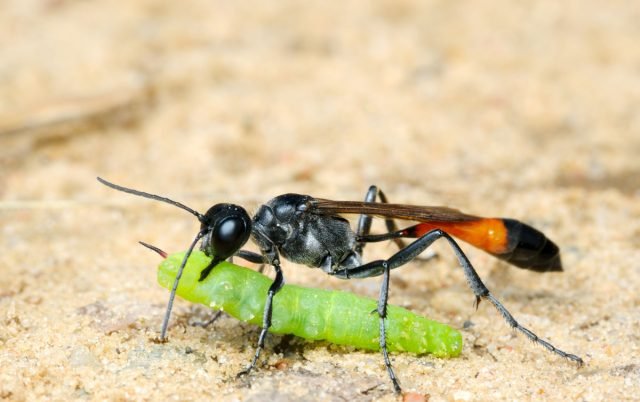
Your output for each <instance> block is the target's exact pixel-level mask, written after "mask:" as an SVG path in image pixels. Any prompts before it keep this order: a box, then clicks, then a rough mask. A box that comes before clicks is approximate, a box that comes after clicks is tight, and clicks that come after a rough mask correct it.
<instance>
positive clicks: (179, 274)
mask: <svg viewBox="0 0 640 402" xmlns="http://www.w3.org/2000/svg"><path fill="white" fill-rule="evenodd" d="M205 234H207V231H206V230H201V231H199V232H198V234H197V235H196V237H195V238H194V239H193V241H192V242H191V245H190V246H189V248H188V249H187V252H186V253H185V254H184V258H183V259H182V263H181V264H180V268H178V272H177V273H176V279H175V280H174V281H173V287H172V288H171V294H170V295H169V302H168V303H167V311H166V312H165V313H164V320H163V321H162V330H161V331H160V341H161V342H164V341H166V340H167V328H168V327H169V318H170V317H171V309H172V308H173V301H174V300H175V298H176V290H177V289H178V283H179V282H180V277H182V271H184V267H185V265H187V260H188V259H189V256H190V255H191V252H192V251H193V248H194V247H195V246H196V244H197V243H198V241H199V240H200V239H201V238H202V237H203V236H204V235H205Z"/></svg>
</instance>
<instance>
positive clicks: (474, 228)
mask: <svg viewBox="0 0 640 402" xmlns="http://www.w3.org/2000/svg"><path fill="white" fill-rule="evenodd" d="M414 228H415V233H416V235H417V237H420V236H422V235H424V234H426V233H427V232H429V231H431V230H434V229H441V230H443V231H445V232H447V233H449V234H450V235H452V236H455V237H457V238H458V239H460V240H463V241H465V242H467V243H469V244H471V245H473V246H475V247H477V248H479V249H481V250H484V251H486V252H488V253H491V254H503V253H506V252H509V238H508V235H507V228H506V227H505V225H504V222H503V220H502V219H499V218H478V219H477V220H471V221H465V222H429V223H420V224H418V225H416V226H414Z"/></svg>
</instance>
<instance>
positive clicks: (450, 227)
mask: <svg viewBox="0 0 640 402" xmlns="http://www.w3.org/2000/svg"><path fill="white" fill-rule="evenodd" d="M434 229H441V230H443V231H445V232H447V233H449V234H450V235H452V236H455V237H457V238H458V239H460V240H463V241H465V242H467V243H469V244H471V245H473V246H475V247H477V248H479V249H481V250H484V251H486V252H488V253H490V254H493V255H494V256H496V257H498V258H500V259H502V260H504V261H506V262H508V263H510V264H512V265H515V266H517V267H520V268H526V269H530V270H532V271H537V272H548V271H562V262H561V260H560V249H559V248H558V246H556V245H555V243H554V242H552V241H551V240H550V239H549V238H547V237H546V236H545V235H544V233H542V232H540V231H539V230H537V229H535V228H533V227H531V226H529V225H527V224H525V223H522V222H519V221H517V220H515V219H502V218H477V219H470V220H466V221H461V222H439V221H434V222H424V223H419V224H417V225H415V226H412V227H410V228H408V229H406V233H407V234H409V235H410V236H411V237H420V236H423V235H424V234H426V233H427V232H429V231H431V230H434Z"/></svg>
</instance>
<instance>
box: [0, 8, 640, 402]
mask: <svg viewBox="0 0 640 402" xmlns="http://www.w3.org/2000/svg"><path fill="white" fill-rule="evenodd" d="M327 3H328V2H322V1H317V2H304V3H302V2H292V1H273V2H224V1H211V0H209V1H189V2H160V1H148V0H140V1H135V2H113V1H102V0H94V1H72V0H39V1H36V0H27V1H24V0H14V1H4V2H3V3H2V7H0V100H1V101H0V230H1V234H0V248H1V250H2V253H1V255H0V273H1V275H0V398H3V399H7V400H12V401H21V400H29V401H33V400H54V401H61V400H76V399H77V400H193V401H199V400H245V401H258V400H276V401H289V400H296V401H300V400H302V401H305V400H308V401H311V400H378V399H382V400H395V399H396V398H397V397H396V396H394V395H393V393H392V392H391V390H390V384H389V381H388V378H387V376H386V373H385V371H384V366H383V364H382V358H381V356H380V355H379V354H378V353H371V352H361V351H356V350H352V349H350V348H345V347H337V346H334V345H330V344H327V343H323V342H315V343H313V342H306V341H304V340H301V339H297V338H293V337H287V336H271V337H269V339H268V342H267V351H266V352H265V353H264V360H263V362H262V364H261V368H260V369H259V370H257V371H256V372H255V373H253V374H252V375H251V376H250V377H249V378H248V379H247V380H236V379H235V374H236V373H237V372H238V371H239V370H241V369H242V368H243V367H244V366H245V365H246V364H247V363H248V361H249V359H250V358H251V356H252V354H253V345H254V344H255V342H256V339H257V334H258V331H257V328H255V327H252V326H250V325H247V324H243V323H241V322H238V321H236V320H234V319H232V318H229V317H224V318H222V319H221V320H219V321H218V322H217V323H216V324H214V326H213V327H211V328H208V329H202V328H198V327H193V326H191V325H189V324H190V323H191V322H192V321H193V320H194V319H198V318H203V317H206V311H205V310H204V308H200V307H196V306H192V305H189V304H188V303H186V302H183V301H181V302H179V303H178V304H177V306H176V309H175V315H174V320H173V321H172V326H171V328H170V332H169V336H170V342H168V343H166V344H162V345H161V344H156V343H153V342H151V341H150V340H151V339H152V338H154V337H155V336H157V334H158V331H159V327H160V323H161V317H162V314H163V312H164V307H165V303H166V299H167V295H168V294H167V292H166V291H165V290H164V289H162V288H160V287H159V286H158V285H157V283H156V280H155V269H154V267H155V266H156V265H157V263H158V262H159V261H158V257H157V256H156V255H154V254H152V253H150V252H148V251H147V250H145V249H143V248H142V247H140V246H139V245H137V243H136V242H137V241H138V240H145V241H148V242H151V243H153V244H156V245H158V246H160V247H162V248H164V249H167V250H169V251H177V250H181V249H184V248H186V246H187V245H188V243H189V241H190V239H191V238H192V236H193V235H194V234H195V233H196V230H197V228H198V225H197V222H196V221H195V220H194V219H193V217H191V216H190V215H188V214H185V213H184V212H183V211H180V210H178V209H176V208H172V207H170V206H168V205H164V204H160V203H155V202H152V201H148V200H142V199H137V198H135V197H132V196H129V195H126V194H122V193H118V192H115V191H112V190H109V189H107V188H105V187H103V186H101V185H100V184H98V183H97V182H96V181H95V176H97V175H100V176H103V177H106V178H108V179H110V180H112V181H115V182H117V183H120V184H123V185H127V186H131V187H135V188H139V189H143V190H147V191H150V192H155V193H159V194H163V195H166V196H170V197H172V198H174V199H177V200H180V201H182V202H184V203H186V204H188V205H190V206H192V207H193V208H196V209H198V210H200V211H204V210H206V209H207V208H208V207H209V206H210V205H211V204H213V203H216V202H222V201H224V202H235V203H239V204H242V205H245V206H246V207H247V208H248V209H249V210H251V211H255V209H256V207H257V206H258V205H260V203H262V202H265V201H267V200H268V199H270V198H271V197H273V196H275V195H278V194H282V193H285V192H299V193H307V194H313V195H316V196H321V197H324V198H335V199H361V198H362V197H363V195H364V192H365V190H366V189H367V187H368V186H369V185H370V184H374V183H375V184H377V185H379V186H380V187H381V188H383V189H384V190H385V191H386V193H387V195H388V196H389V197H390V198H391V199H392V200H393V201H397V202H405V203H412V204H421V205H440V204H444V205H450V206H455V207H458V208H461V209H463V210H465V211H468V212H471V213H476V214H480V215H485V216H508V217H513V218H517V219H521V220H524V221H526V222H528V223H531V224H533V225H535V226H536V227H539V228H541V229H542V230H544V231H545V233H547V234H548V235H549V236H550V237H551V238H553V239H554V240H555V241H556V242H557V243H558V244H559V245H561V247H562V250H563V261H564V265H565V272H564V273H561V274H536V273H532V272H527V271H523V270H518V269H515V268H512V267H509V266H507V265H505V264H503V263H501V262H499V261H497V260H496V259H494V258H491V257H490V256H488V255H487V254H485V253H483V252H481V251H477V250H474V249H473V248H471V247H469V246H466V245H465V246H463V247H464V249H465V251H467V252H468V255H469V258H470V259H471V260H472V261H473V263H474V264H475V266H476V267H477V269H478V271H479V273H480V275H481V276H482V277H483V278H484V280H485V282H486V284H487V286H488V287H489V288H490V289H492V290H493V291H494V293H495V294H496V296H497V297H498V298H499V299H501V300H502V301H503V302H504V303H505V305H506V306H507V307H508V308H509V309H510V311H511V312H512V313H513V314H514V315H515V316H516V317H517V318H518V319H519V320H520V321H521V322H522V323H523V324H524V325H526V326H528V327H530V328H531V329H532V330H534V331H535V332H537V333H538V334H539V335H541V336H543V337H545V338H547V339H549V340H551V341H552V342H553V343H554V344H555V345H557V346H558V347H560V348H562V349H564V350H567V351H569V352H572V353H575V354H578V355H580V356H582V357H583V358H584V360H585V362H586V365H585V367H583V368H581V369H578V368H576V367H575V365H574V364H571V363H570V362H567V361H564V360H562V359H560V358H558V357H556V356H555V355H552V354H551V353H548V352H546V351H545V350H544V349H542V348H541V347H538V346H535V345H533V344H531V343H530V342H529V341H527V340H526V339H524V337H523V336H521V335H516V334H515V333H513V332H512V331H511V330H510V329H509V328H508V327H507V326H506V325H505V324H504V322H503V321H502V319H501V317H500V316H499V315H498V313H497V312H496V311H495V310H494V309H493V308H492V307H491V306H490V305H489V304H488V303H482V304H481V305H480V308H479V309H478V311H475V310H474V308H473V296H472V294H471V292H470V291H469V290H468V288H467V287H466V283H465V281H464V277H463V275H462V273H461V270H460V269H459V268H457V265H456V261H455V258H454V256H453V253H452V252H451V251H450V250H449V249H448V248H447V247H446V245H444V244H436V245H435V246H434V250H436V251H437V252H438V253H439V255H440V258H439V259H438V260H437V261H434V262H431V263H415V264H410V265H409V266H408V267H406V268H404V269H402V270H400V271H398V272H394V275H393V277H392V287H391V300H392V302H393V303H395V304H398V305H403V306H405V307H409V308H411V309H413V310H414V311H416V312H419V313H420V314H424V315H426V316H430V317H432V318H434V319H437V320H439V321H443V322H447V323H449V324H450V325H452V326H454V327H456V328H459V329H461V331H462V333H463V336H464V341H465V346H464V350H463V353H462V355H461V356H460V357H459V358H455V359H448V360H446V359H437V358H433V357H430V356H413V355H410V354H395V355H394V356H393V364H394V367H395V369H396V372H397V374H398V376H399V377H400V381H401V383H402V385H403V387H404V389H405V391H406V394H405V397H406V398H413V397H419V396H420V395H423V396H424V397H425V398H427V397H429V398H430V400H431V401H452V400H456V401H486V400H491V401H495V400H554V401H556V400H579V401H582V400H584V401H601V400H608V401H610V400H634V399H636V400H637V399H638V398H639V396H638V395H639V394H640V338H639V335H638V334H639V333H640V324H639V323H640V296H638V288H640V262H639V261H640V252H639V251H638V250H639V248H640V242H639V240H638V238H639V236H640V179H639V177H640V159H639V158H638V155H640V113H638V108H639V106H640V46H638V43H639V42H640V25H639V24H638V21H639V20H640V8H639V7H638V6H637V4H635V3H634V2H632V1H622V0H620V1H618V0H611V1H607V2H606V3H602V2H599V1H592V0H575V1H566V2H556V1H551V0H549V1H537V2H525V3H527V4H529V6H526V5H525V4H524V3H520V2H512V1H499V0H487V1H475V2H452V1H449V0H442V1H423V2H421V1H409V0H402V1H395V0H394V1H391V0H389V1H378V2H333V3H330V4H327ZM375 230H376V231H382V230H383V226H382V225H377V226H375ZM393 250H394V248H393V246H392V245H385V244H379V245H375V246H372V247H370V248H369V249H368V250H367V257H368V258H380V257H383V256H387V255H389V254H390V253H391V252H392V251H393ZM284 269H285V275H286V278H287V281H288V283H296V284H302V285H307V286H313V287H322V288H332V289H338V288H339V289H346V290H349V291H353V292H357V293H359V294H362V295H368V296H372V297H375V296H376V294H377V287H378V282H379V281H378V279H373V280H366V281H339V280H332V279H331V278H328V277H327V276H326V275H324V274H322V273H321V272H319V271H317V270H311V269H307V268H305V267H300V266H296V265H294V264H291V263H287V264H285V266H284ZM466 321H470V324H471V325H470V326H467V327H468V328H463V324H464V323H465V322H466Z"/></svg>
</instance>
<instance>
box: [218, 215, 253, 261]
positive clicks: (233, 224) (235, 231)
mask: <svg viewBox="0 0 640 402" xmlns="http://www.w3.org/2000/svg"><path fill="white" fill-rule="evenodd" d="M246 229H247V227H246V225H245V222H244V221H243V220H242V219H241V218H239V217H235V216H234V217H230V218H225V219H223V220H222V222H220V223H219V224H218V226H217V227H216V228H215V229H214V233H213V243H214V247H215V249H216V252H217V253H218V254H227V253H226V251H235V250H237V249H238V248H240V247H242V245H243V244H244V242H245V241H246V237H245V233H246Z"/></svg>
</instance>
